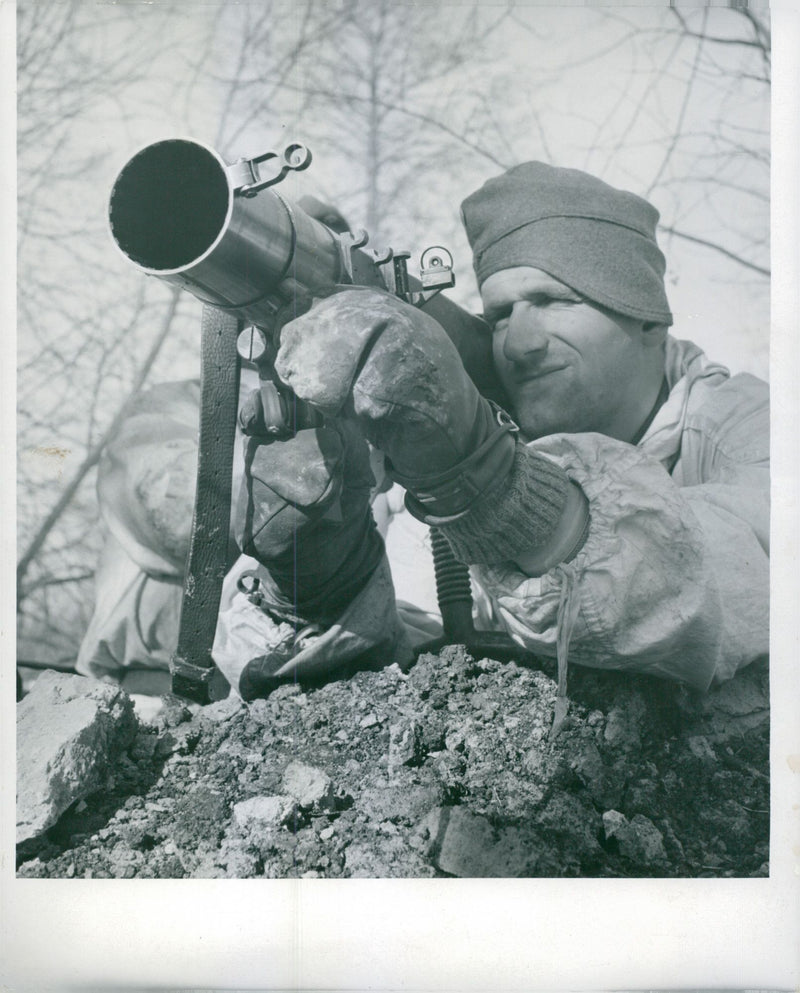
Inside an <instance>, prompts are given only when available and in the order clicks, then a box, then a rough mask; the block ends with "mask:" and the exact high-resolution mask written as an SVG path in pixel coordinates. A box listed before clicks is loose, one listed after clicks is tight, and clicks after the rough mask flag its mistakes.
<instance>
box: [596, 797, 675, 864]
mask: <svg viewBox="0 0 800 993" xmlns="http://www.w3.org/2000/svg"><path fill="white" fill-rule="evenodd" d="M603 829H604V831H605V835H606V838H608V839H615V840H616V842H617V844H618V845H619V853H620V855H622V856H623V857H624V858H627V859H630V860H631V861H632V862H636V863H639V864H642V865H646V866H654V865H658V864H660V863H663V862H666V861H667V852H666V849H665V848H664V836H663V835H662V834H661V832H660V831H659V830H658V828H657V827H656V826H655V824H653V822H652V821H651V820H649V819H648V818H647V817H644V816H643V815H642V814H636V816H635V817H634V818H633V819H632V820H630V821H629V820H628V818H627V817H625V815H624V814H621V813H620V812H619V811H618V810H607V811H606V812H605V813H604V814H603Z"/></svg>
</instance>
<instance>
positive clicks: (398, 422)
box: [81, 163, 769, 698]
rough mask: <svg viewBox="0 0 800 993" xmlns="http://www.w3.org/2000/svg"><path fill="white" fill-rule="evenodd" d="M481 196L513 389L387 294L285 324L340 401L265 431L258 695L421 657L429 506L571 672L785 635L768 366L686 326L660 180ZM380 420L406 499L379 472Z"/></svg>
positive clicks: (513, 174) (573, 180) (253, 469)
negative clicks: (287, 681) (300, 421)
mask: <svg viewBox="0 0 800 993" xmlns="http://www.w3.org/2000/svg"><path fill="white" fill-rule="evenodd" d="M462 216H463V220H464V224H465V227H466V231H467V235H468V237H469V239H470V243H471V246H472V249H473V255H474V266H475V273H476V276H477V280H478V284H479V287H480V292H481V298H482V301H483V307H484V316H485V318H486V320H487V322H488V324H489V326H490V328H491V333H492V343H493V356H494V362H495V366H496V369H497V372H498V375H499V378H500V380H501V382H502V384H503V386H504V388H505V390H506V393H507V396H508V401H509V402H508V406H509V409H508V411H501V410H499V409H498V408H497V407H496V406H494V405H493V404H492V403H490V402H489V401H488V400H486V399H484V398H483V397H481V396H480V395H479V393H478V391H477V390H476V388H475V387H474V385H473V384H472V382H471V380H470V379H469V378H468V377H467V375H466V373H465V372H464V368H463V365H462V363H461V360H460V358H459V355H458V353H457V351H456V349H455V347H454V346H453V345H452V343H451V342H450V339H449V338H448V337H447V335H446V334H445V332H444V331H443V330H442V328H441V327H440V326H439V325H438V324H437V323H436V322H435V321H434V320H433V319H432V318H430V317H429V316H427V315H426V314H425V313H424V312H423V311H421V310H419V309H415V308H413V307H411V306H409V305H407V304H405V303H402V302H401V301H399V300H397V299H396V298H394V297H392V296H390V295H388V294H385V293H380V292H377V291H374V290H365V289H359V288H353V289H352V290H346V291H344V292H341V293H337V294H335V295H333V296H331V297H328V298H326V299H325V300H322V301H320V302H317V303H316V304H315V305H314V307H313V308H312V309H311V311H309V312H308V313H307V314H305V315H304V316H302V317H300V318H298V319H296V320H294V321H292V322H291V323H289V324H287V325H286V326H285V327H284V328H283V330H282V332H281V345H280V350H279V352H278V356H277V360H276V370H277V373H278V375H279V376H280V378H281V379H282V380H283V382H285V383H286V385H288V386H289V387H290V388H291V389H292V390H294V392H295V393H296V394H297V396H298V397H300V398H301V399H302V400H305V401H307V402H309V403H311V404H312V405H314V406H315V407H317V408H318V409H319V410H321V411H322V412H323V413H324V414H325V415H326V422H325V426H324V427H323V428H320V429H308V430H306V431H302V432H300V433H299V434H298V435H297V436H296V437H295V438H293V439H290V440H288V441H285V440H281V441H275V440H270V439H268V438H266V436H264V437H262V438H258V437H253V438H251V439H250V440H249V442H248V447H247V454H246V459H245V466H244V468H243V470H242V472H241V474H240V475H241V483H242V485H241V493H240V496H239V499H238V501H237V510H236V513H235V521H234V533H235V537H236V540H237V543H238V545H239V548H241V550H242V553H243V554H242V555H241V557H240V558H239V559H238V560H237V562H236V563H235V564H234V566H233V568H232V569H231V571H230V573H229V575H228V578H227V580H226V583H225V588H224V590H223V603H222V608H221V612H220V618H219V624H218V627H217V636H216V641H215V645H214V651H213V654H214V658H215V661H216V662H217V665H218V666H219V667H220V669H221V670H222V672H223V673H224V674H225V676H226V678H227V679H228V681H229V682H230V683H231V685H232V687H233V688H234V690H236V691H237V692H239V693H240V694H241V695H242V696H243V697H245V698H252V697H255V696H258V695H259V694H263V693H266V692H269V689H270V688H271V686H272V685H274V681H275V679H276V678H281V677H286V676H294V675H297V676H300V675H303V674H311V673H319V672H321V671H328V670H332V669H334V668H335V667H336V666H337V665H338V664H341V663H342V662H344V661H347V660H348V659H351V658H353V657H354V656H356V655H359V654H361V653H362V652H365V651H370V652H372V653H373V654H375V655H376V656H379V657H382V658H384V659H385V660H386V661H401V662H402V661H405V660H407V659H408V658H410V657H411V653H412V644H414V643H418V642H419V641H420V640H421V639H422V638H423V637H424V636H426V635H427V634H429V632H430V628H429V624H428V623H427V622H428V620H429V619H430V611H428V612H427V613H426V614H422V613H420V612H419V611H417V612H416V613H415V612H414V611H413V609H411V608H413V607H414V606H422V607H425V606H426V605H425V604H417V605H415V604H414V599H415V597H417V595H418V594H419V593H420V592H421V590H420V589H419V587H420V585H421V584H420V583H419V580H417V582H416V584H415V585H416V587H417V589H412V590H411V592H410V593H409V592H408V589H407V588H408V587H409V586H410V585H412V584H410V583H409V582H408V566H409V556H410V558H411V560H412V561H411V563H410V564H411V571H412V572H414V571H416V573H417V576H418V575H419V571H420V561H419V560H418V555H417V552H418V550H419V547H420V546H419V542H420V537H419V532H418V531H417V530H415V528H416V527H417V525H416V524H415V522H416V521H419V522H423V523H425V524H433V525H435V526H436V527H437V528H438V529H439V530H440V531H441V533H442V534H444V535H445V537H446V539H447V541H448V542H449V544H450V546H451V547H452V549H453V551H454V552H455V554H456V556H457V557H458V558H459V559H460V560H461V561H463V562H465V563H468V564H469V565H470V566H472V573H473V581H474V586H475V590H476V601H477V604H478V609H479V610H480V612H481V616H482V617H483V619H484V624H487V623H488V624H491V625H494V626H496V627H498V628H499V629H505V630H507V631H508V632H509V633H510V634H511V635H512V637H513V638H514V639H515V640H516V641H518V642H519V643H520V645H522V646H524V647H526V648H528V649H530V650H532V651H534V652H537V653H540V654H548V655H556V654H557V655H558V658H559V666H560V669H561V671H562V674H563V673H564V672H565V670H566V665H567V659H568V658H569V660H570V661H574V662H577V663H579V664H583V665H590V666H596V667H601V668H612V669H626V670H630V671H635V672H645V673H651V674H654V675H658V676H662V677H666V678H669V679H674V680H680V681H683V682H685V683H687V684H689V685H691V686H693V687H696V688H698V689H701V690H704V689H707V688H708V687H709V686H710V685H711V683H712V682H714V681H723V680H725V679H728V678H730V677H731V676H732V675H733V674H734V673H735V672H736V670H737V669H738V668H740V667H742V666H744V665H746V664H748V663H749V662H751V661H753V660H754V659H756V658H757V657H759V656H762V655H764V654H766V652H767V651H768V620H769V565H768V541H769V415H768V390H767V386H766V384H764V383H763V382H761V381H759V380H757V379H756V378H754V377H752V376H749V375H738V376H733V377H731V376H730V374H729V373H728V371H727V370H726V369H725V368H724V367H723V366H721V365H719V364H716V363H714V362H711V361H710V360H709V359H708V358H706V356H705V355H704V354H703V353H702V352H701V350H700V349H699V348H697V347H696V346H695V345H693V344H691V343H689V342H685V341H678V340H676V339H675V338H673V337H671V336H670V334H669V333H668V329H669V327H670V325H671V324H672V315H671V313H670V309H669V305H668V302H667V299H666V294H665V290H664V282H663V276H664V271H665V262H664V257H663V255H662V253H661V251H660V250H659V248H658V246H657V243H656V236H655V231H656V224H657V221H658V213H657V211H656V210H655V208H653V207H652V206H651V205H650V204H648V203H647V202H646V201H644V200H642V199H641V198H639V197H637V196H635V195H633V194H631V193H626V192H622V191H619V190H616V189H614V188H612V187H610V186H608V185H607V184H605V183H603V182H601V181H600V180H598V179H595V178H593V177H591V176H588V175H587V174H585V173H582V172H578V171H575V170H569V169H559V168H554V167H551V166H547V165H543V164H541V163H527V164H524V165H521V166H518V167H516V168H514V169H511V170H510V171H508V172H507V173H505V174H504V175H502V176H500V177H497V178H495V179H492V180H490V181H488V182H487V183H486V184H484V186H483V187H481V188H480V189H479V190H478V191H477V192H476V193H474V194H472V195H471V196H470V197H468V198H467V200H466V201H465V202H464V204H463V207H462ZM258 404H259V400H258V394H253V395H252V397H251V398H250V399H249V400H248V402H247V403H246V404H245V410H244V412H243V416H244V418H245V420H246V421H247V422H248V423H249V424H250V425H253V424H257V423H258V419H259V417H260V411H259V407H258ZM367 441H368V442H369V443H370V444H371V445H372V446H373V447H374V449H376V450H378V451H380V452H382V453H383V455H384V457H385V472H386V475H387V482H388V483H389V484H390V483H395V484H399V485H401V486H402V487H403V489H404V490H405V494H406V496H405V501H404V506H402V507H398V504H397V500H396V495H395V494H396V490H389V491H388V492H385V491H386V488H387V487H386V486H382V485H380V484H381V483H382V480H380V479H379V480H378V486H377V487H376V486H375V484H374V479H373V472H372V469H373V468H374V467H375V462H374V460H373V462H372V464H371V462H370V455H369V448H368V445H367ZM379 474H380V473H379ZM103 478H104V477H103V474H102V472H101V504H104V503H105V502H106V501H104V499H103V490H102V481H103ZM126 485H127V484H126ZM122 488H125V487H122ZM162 488H164V489H165V491H166V490H168V489H169V484H165V486H164V487H162ZM116 489H117V491H118V492H119V490H120V489H121V488H120V487H119V486H118V487H116ZM128 490H129V491H130V486H129V485H128ZM376 490H377V491H383V492H381V493H380V495H379V496H378V497H377V498H376V497H375V493H376ZM371 497H372V500H373V504H374V509H375V512H376V513H375V515H373V514H372V513H371V512H370V499H371ZM122 502H123V503H124V502H125V501H122ZM134 502H135V501H134ZM189 502H191V498H189ZM119 505H120V504H119V500H118V506H119ZM134 516H136V515H135V514H134ZM140 516H141V515H140ZM156 516H157V515H156ZM375 517H377V518H378V519H379V520H380V522H381V525H382V527H381V531H380V532H379V529H378V527H377V525H376V522H375ZM381 532H382V533H383V534H384V535H385V536H386V542H385V543H384V540H383V538H382V534H381ZM142 534H143V531H142V529H141V527H139V537H140V538H141V537H142ZM160 540H162V539H155V540H154V541H153V542H151V544H155V545H158V542H159V541H160ZM386 548H388V550H389V557H388V559H387V555H386V551H385V549H386ZM409 550H411V552H410V553H409ZM404 561H405V566H406V569H405V571H404V568H403V562H404ZM390 562H391V567H390ZM393 574H394V579H393ZM395 587H396V588H397V590H398V594H399V596H398V597H396V595H395ZM170 595H173V596H174V595H175V594H174V592H171V593H170ZM409 601H410V603H409ZM398 608H399V609H398ZM121 613H122V614H124V613H125V612H124V611H122V612H121ZM415 617H416V618H420V617H423V618H426V619H424V620H423V622H422V623H415V622H414V618H415ZM404 621H405V623H404ZM98 623H99V622H98ZM126 623H127V622H126ZM141 628H142V625H141V624H139V625H138V629H139V630H141ZM165 629H166V625H165ZM90 634H91V637H88V636H87V640H86V641H85V643H84V648H83V651H82V653H81V660H82V665H83V667H84V670H85V671H90V670H92V669H93V668H94V669H95V670H96V668H97V667H96V665H95V663H94V662H93V659H94V658H96V656H97V645H98V644H99V641H102V638H103V636H102V635H101V634H100V632H99V630H98V625H95V630H94V631H93V632H92V631H91V630H90ZM159 637H161V644H162V646H163V645H164V644H167V642H168V641H169V639H165V638H164V637H163V635H160V636H159ZM171 637H172V641H171V643H172V644H174V635H172V636H171ZM98 639H99V640H98ZM123 640H124V639H123ZM107 641H108V639H106V642H107Z"/></svg>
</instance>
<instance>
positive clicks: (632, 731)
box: [603, 691, 646, 751]
mask: <svg viewBox="0 0 800 993" xmlns="http://www.w3.org/2000/svg"><path fill="white" fill-rule="evenodd" d="M645 712H646V707H645V703H644V700H643V699H642V697H641V694H639V693H637V692H635V691H632V692H630V693H629V694H626V697H625V698H624V700H623V702H622V703H619V704H617V706H615V707H612V709H611V710H610V711H609V714H608V719H607V720H606V726H605V730H604V731H603V741H604V742H605V744H606V745H607V746H609V747H610V748H614V749H620V750H621V751H638V750H639V749H640V748H641V745H642V738H641V734H640V731H639V726H640V723H641V721H642V718H643V717H644V715H645Z"/></svg>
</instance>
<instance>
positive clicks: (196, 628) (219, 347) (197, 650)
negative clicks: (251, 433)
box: [170, 306, 240, 703]
mask: <svg viewBox="0 0 800 993" xmlns="http://www.w3.org/2000/svg"><path fill="white" fill-rule="evenodd" d="M239 328H240V324H239V321H238V319H237V318H236V317H233V316H232V315H230V314H227V313H225V312H223V311H221V310H217V309H216V308H214V307H208V306H207V307H204V308H203V324H202V353H201V389H200V439H199V452H198V461H197V486H196V489H195V504H194V519H193V521H192V535H191V542H190V545H189V558H188V560H187V564H186V579H185V581H184V585H183V603H182V606H181V620H180V627H179V630H178V647H177V649H176V651H175V654H174V655H173V656H172V662H171V666H170V669H171V672H172V692H173V693H174V694H175V695H176V696H181V697H185V698H187V699H189V700H194V701H195V702H196V703H208V702H209V700H210V696H209V687H210V684H211V678H212V676H213V674H214V661H213V659H212V658H211V646H212V644H213V642H214V634H215V632H216V627H217V613H218V611H219V602H220V597H221V595H222V581H223V579H224V578H225V572H226V570H227V560H228V528H229V524H230V513H231V480H232V475H233V449H234V444H235V427H236V413H237V407H238V402H239V355H238V352H237V350H236V338H237V335H238V332H239Z"/></svg>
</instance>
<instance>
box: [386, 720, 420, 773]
mask: <svg viewBox="0 0 800 993" xmlns="http://www.w3.org/2000/svg"><path fill="white" fill-rule="evenodd" d="M421 745H422V735H421V732H420V727H419V725H418V724H416V723H415V722H402V723H398V724H392V725H391V726H390V727H389V768H390V769H398V768H399V767H400V766H403V765H414V764H415V763H417V762H418V761H419V759H420V757H421V751H422V748H421Z"/></svg>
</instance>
